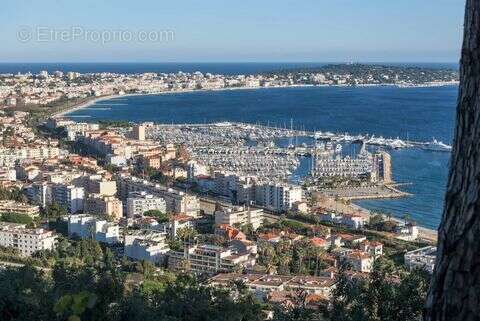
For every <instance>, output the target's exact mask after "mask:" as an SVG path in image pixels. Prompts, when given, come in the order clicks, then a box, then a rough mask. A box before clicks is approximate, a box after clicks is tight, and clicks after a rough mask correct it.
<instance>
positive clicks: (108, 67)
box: [0, 62, 458, 75]
mask: <svg viewBox="0 0 480 321" xmlns="http://www.w3.org/2000/svg"><path fill="white" fill-rule="evenodd" d="M385 64H388V65H402V66H420V67H428V68H451V69H458V64H456V63H385ZM323 65H325V63H321V62H317V63H313V62H310V63H295V62H294V63H292V62H284V63H265V62H262V63H242V62H232V63H124V62H122V63H0V73H13V74H16V73H18V72H20V73H27V72H31V73H35V74H36V73H39V72H40V71H42V70H46V71H48V72H49V73H53V72H54V71H56V70H61V71H64V72H67V71H76V72H80V73H97V72H115V73H123V74H132V73H143V72H158V73H172V72H173V73H175V72H178V71H183V72H195V71H201V72H209V73H213V74H224V75H236V74H255V73H262V72H269V71H274V70H280V69H291V68H304V67H318V66H323Z"/></svg>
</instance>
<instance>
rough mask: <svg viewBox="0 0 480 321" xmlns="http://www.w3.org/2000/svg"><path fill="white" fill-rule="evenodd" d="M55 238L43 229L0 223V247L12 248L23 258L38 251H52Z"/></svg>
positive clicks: (50, 232)
mask: <svg viewBox="0 0 480 321" xmlns="http://www.w3.org/2000/svg"><path fill="white" fill-rule="evenodd" d="M56 238H57V237H56V235H55V234H54V232H53V231H48V230H45V229H43V228H26V225H25V224H16V223H5V222H0V246H4V247H10V248H14V249H16V250H18V251H19V252H20V254H22V255H23V256H31V255H32V254H33V253H35V252H37V251H40V250H53V249H54V248H55V240H56Z"/></svg>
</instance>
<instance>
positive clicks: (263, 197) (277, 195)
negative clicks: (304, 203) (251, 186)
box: [255, 182, 302, 212]
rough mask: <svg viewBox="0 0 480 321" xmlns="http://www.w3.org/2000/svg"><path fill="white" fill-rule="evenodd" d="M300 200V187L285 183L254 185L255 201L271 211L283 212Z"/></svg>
mask: <svg viewBox="0 0 480 321" xmlns="http://www.w3.org/2000/svg"><path fill="white" fill-rule="evenodd" d="M301 200H302V188H301V187H300V186H298V185H293V184H287V183H274V182H271V183H270V182H269V183H263V184H257V185H256V187H255V201H256V203H257V204H258V205H260V206H263V207H266V208H268V209H270V210H272V211H276V212H283V211H287V210H289V209H291V208H292V206H293V203H295V202H298V201H301Z"/></svg>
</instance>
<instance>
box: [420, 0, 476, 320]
mask: <svg viewBox="0 0 480 321" xmlns="http://www.w3.org/2000/svg"><path fill="white" fill-rule="evenodd" d="M464 28H465V30H464V40H463V48H462V56H461V65H460V89H459V97H458V107H457V126H456V130H455V141H454V146H453V151H452V152H453V154H452V159H451V164H450V173H449V180H448V187H447V193H446V196H445V207H444V211H443V217H442V222H441V224H440V227H439V235H438V236H439V240H438V253H437V263H436V267H435V272H434V275H433V280H432V284H431V287H430V290H429V294H428V298H427V303H426V317H425V320H427V321H456V320H458V321H460V320H461V321H470V320H472V321H473V320H480V92H479V86H480V0H467V4H466V11H465V25H464Z"/></svg>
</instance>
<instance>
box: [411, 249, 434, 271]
mask: <svg viewBox="0 0 480 321" xmlns="http://www.w3.org/2000/svg"><path fill="white" fill-rule="evenodd" d="M436 257H437V247H436V246H427V247H422V248H420V249H416V250H414V251H410V252H407V253H405V255H404V259H405V265H406V266H407V267H408V269H409V270H412V269H415V268H418V269H425V270H427V271H428V272H429V273H430V274H432V273H433V269H434V268H435V261H436Z"/></svg>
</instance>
